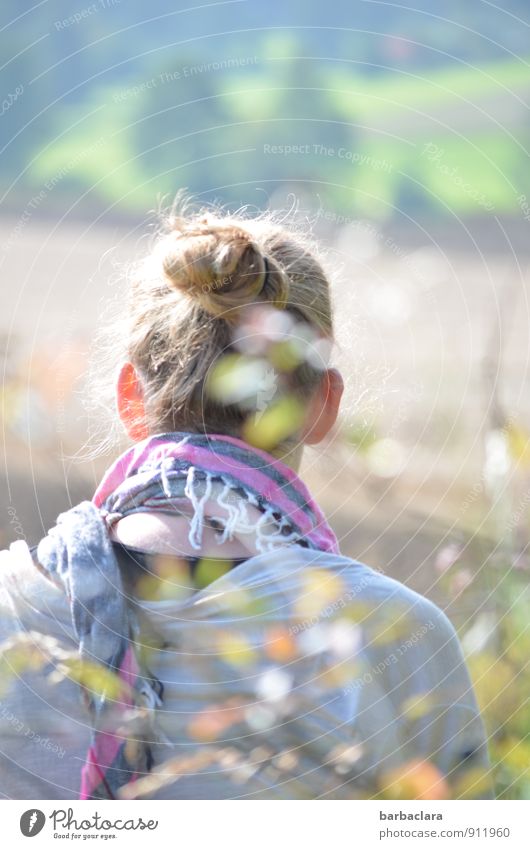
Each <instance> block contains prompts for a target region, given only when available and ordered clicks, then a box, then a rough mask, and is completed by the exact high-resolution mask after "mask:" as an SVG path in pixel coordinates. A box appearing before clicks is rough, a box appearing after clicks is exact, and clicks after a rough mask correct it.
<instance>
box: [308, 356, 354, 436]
mask: <svg viewBox="0 0 530 849" xmlns="http://www.w3.org/2000/svg"><path fill="white" fill-rule="evenodd" d="M343 392H344V381H343V379H342V375H341V373H340V371H337V369H335V368H330V369H327V370H326V371H325V372H324V374H323V375H322V379H321V381H320V384H319V386H318V387H317V389H316V391H315V393H314V395H313V398H312V399H311V401H310V404H309V408H308V412H307V415H306V420H305V426H304V430H303V433H302V441H303V442H305V443H306V444H307V445H315V444H316V443H317V442H321V440H322V439H324V437H325V436H327V434H328V433H329V431H330V430H331V428H332V427H333V425H334V424H335V422H336V421H337V416H338V414H339V407H340V402H341V398H342V393H343Z"/></svg>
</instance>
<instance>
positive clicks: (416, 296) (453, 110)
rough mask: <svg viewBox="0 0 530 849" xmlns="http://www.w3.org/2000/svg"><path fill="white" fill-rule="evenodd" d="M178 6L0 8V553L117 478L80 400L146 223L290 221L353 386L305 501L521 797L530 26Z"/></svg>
mask: <svg viewBox="0 0 530 849" xmlns="http://www.w3.org/2000/svg"><path fill="white" fill-rule="evenodd" d="M185 6H186V4H181V3H177V4H175V3H170V2H169V0H152V2H150V3H149V4H148V5H147V6H146V5H145V4H141V3H137V4H133V3H131V2H127V0H121V1H120V2H119V0H96V2H94V3H92V4H89V3H87V4H85V5H83V2H82V0H80V2H76V3H75V4H70V3H68V4H65V3H61V2H58V0H44V2H42V3H40V4H37V5H35V6H32V5H31V4H30V3H29V2H27V0H23V2H20V0H16V2H15V0H4V3H3V5H2V11H1V19H0V39H1V43H2V68H1V79H2V103H1V106H0V131H1V138H0V153H1V155H0V190H1V197H2V206H1V209H2V212H1V217H0V234H1V243H0V266H1V283H0V343H1V346H2V361H3V373H2V383H1V389H0V391H1V398H2V405H1V408H0V416H1V420H2V435H3V442H4V461H3V464H2V469H1V471H0V474H1V489H0V492H1V505H2V506H1V512H0V529H1V542H2V544H3V545H6V544H7V543H9V542H11V541H12V540H14V539H16V538H25V539H27V540H28V542H36V541H38V539H39V538H40V536H42V534H43V533H44V532H45V531H46V530H47V529H48V528H49V527H50V526H51V525H52V524H53V522H54V519H55V517H56V516H57V514H58V513H59V512H60V511H61V510H63V509H65V508H66V507H67V506H68V505H70V504H72V503H75V502H76V501H78V500H80V499H81V498H86V497H88V498H89V497H90V496H91V494H92V492H93V489H94V486H95V483H96V481H97V479H98V477H99V475H100V473H101V470H102V469H103V468H104V467H105V465H106V464H107V463H108V462H109V457H108V456H107V457H98V458H96V459H94V458H93V457H88V456H87V454H88V452H87V451H84V452H82V457H81V459H80V458H79V456H78V455H79V452H80V450H81V449H82V448H83V446H86V443H87V440H89V439H90V433H91V421H90V414H89V412H88V411H87V405H86V398H87V395H86V374H87V369H88V367H89V364H90V362H91V361H92V363H93V360H94V346H93V340H94V334H95V332H96V329H97V328H98V327H99V326H100V324H101V321H102V320H103V319H104V317H105V312H106V310H107V304H108V302H109V300H111V301H112V302H114V303H116V302H117V301H118V302H119V298H120V286H121V285H122V283H121V280H120V267H121V264H122V263H123V262H127V261H130V260H131V259H133V258H134V257H135V256H138V255H139V254H141V253H142V251H145V250H147V248H148V234H149V233H150V231H151V229H152V226H153V222H154V218H153V215H152V212H153V210H156V209H158V208H159V207H160V205H161V204H164V203H168V202H170V201H171V199H172V198H173V196H174V194H175V193H176V191H177V190H178V189H180V188H182V187H185V188H187V189H188V190H189V191H190V192H191V193H193V194H194V195H195V197H196V198H197V199H198V200H199V201H205V202H207V201H217V202H221V203H223V204H226V205H227V206H228V207H229V208H231V209H238V208H240V207H243V206H244V207H247V208H248V211H249V213H250V214H252V212H253V211H255V210H256V211H257V210H260V209H284V210H285V212H286V219H287V220H293V221H296V222H297V223H298V225H299V226H304V227H306V228H308V229H309V228H311V229H312V231H313V233H314V235H315V238H318V239H320V240H321V241H322V243H323V244H324V246H325V248H326V253H327V263H328V265H329V268H330V269H331V270H332V273H333V276H334V280H335V284H334V300H335V307H336V321H337V329H336V330H337V332H336V335H337V349H336V352H335V362H336V363H337V364H339V365H340V366H341V368H342V370H343V372H344V374H345V377H346V380H347V392H346V401H345V405H344V410H343V415H342V420H341V424H340V428H339V431H338V433H337V434H335V436H334V438H333V440H332V441H331V444H329V445H324V446H321V447H319V448H317V449H312V450H310V451H309V452H308V453H307V455H306V458H305V462H304V472H305V477H306V480H307V481H308V483H309V484H310V486H311V487H312V489H313V491H314V494H315V496H316V498H317V499H318V500H319V501H320V503H321V504H322V506H323V508H324V509H325V510H326V512H327V513H328V515H329V517H330V521H331V524H332V525H333V527H334V529H335V530H336V532H337V534H338V535H339V537H340V539H341V547H342V551H343V553H345V554H347V555H349V556H351V557H354V558H356V559H359V560H363V561H365V562H367V563H368V564H369V565H372V566H374V567H376V568H378V569H381V570H383V571H384V572H385V573H387V574H388V575H390V576H391V577H395V578H398V579H399V580H402V581H405V582H406V583H407V584H408V585H409V586H412V587H413V588H414V589H417V590H419V591H420V592H422V593H424V594H426V595H427V596H428V597H430V598H432V599H433V600H435V601H436V602H437V603H439V604H441V606H442V607H443V608H444V609H445V611H446V612H447V614H448V615H449V617H450V618H451V620H452V621H453V622H454V623H455V625H456V626H457V627H458V628H459V629H460V633H461V636H462V637H463V641H464V648H465V651H466V652H467V653H468V655H469V662H470V665H471V667H472V670H473V673H474V675H475V681H476V685H477V690H478V694H479V698H480V700H481V703H482V705H483V706H484V707H485V710H486V718H487V722H488V730H489V732H490V733H491V734H492V741H493V742H492V754H493V758H494V760H495V762H496V763H498V764H499V767H498V781H499V792H501V793H504V794H505V795H506V796H508V797H525V798H528V797H530V767H529V764H530V742H529V741H527V735H528V734H530V706H529V701H528V700H529V697H530V681H529V677H528V673H527V671H526V665H527V664H528V659H529V657H530V635H529V634H528V631H527V628H528V617H527V610H528V600H529V599H528V591H527V588H528V577H529V575H530V559H529V553H528V549H527V546H528V539H529V536H528V527H529V524H528V523H529V519H530V443H529V442H528V433H529V432H530V398H529V392H528V390H529V388H530V387H529V381H528V358H529V334H528V324H529V305H528V294H529V277H530V262H529V260H530V168H529V165H528V141H529V139H530V117H529V111H528V98H529V95H530V40H529V36H530V17H529V9H528V4H527V3H526V2H524V0H505V2H504V3H503V4H502V8H501V7H500V6H499V5H495V4H493V3H490V2H486V0H473V2H466V3H462V2H458V0H446V2H444V3H433V2H431V0H414V5H413V6H408V7H403V6H401V5H398V4H394V3H387V2H383V0H367V1H366V2H365V0H334V2H333V3H331V4H317V5H314V4H313V5H311V4H308V3H307V2H301V0H282V2H279V0H269V2H268V3H260V2H259V0H229V2H219V3H212V4H197V5H195V6H194V7H193V8H185ZM181 7H182V8H181ZM492 666H493V673H494V674H493V673H492ZM493 688H495V689H494V691H493Z"/></svg>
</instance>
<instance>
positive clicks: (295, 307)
mask: <svg viewBox="0 0 530 849" xmlns="http://www.w3.org/2000/svg"><path fill="white" fill-rule="evenodd" d="M264 303H265V304H268V305H270V306H271V307H276V308H277V309H279V310H285V311H286V312H287V313H289V314H290V315H291V316H292V317H293V319H294V320H295V321H298V322H303V323H305V324H306V325H309V326H310V327H311V328H312V329H313V331H314V332H315V334H316V335H318V336H319V337H324V338H326V339H329V340H331V339H332V337H333V322H332V314H331V303H330V287H329V281H328V278H327V276H326V274H325V272H324V269H323V267H322V264H321V262H320V260H319V258H318V254H317V251H316V249H315V247H314V246H313V245H312V244H310V242H309V240H308V239H307V238H306V237H304V236H303V235H302V234H300V233H299V232H298V231H297V230H296V229H294V228H293V229H289V228H287V227H286V226H285V225H283V224H280V223H278V222H277V221H275V220H274V215H273V214H262V215H260V216H257V217H245V216H244V215H231V214H228V213H224V212H223V211H222V210H218V209H214V210H211V209H204V208H203V209H200V210H198V211H196V212H190V211H189V202H188V206H187V207H186V208H183V205H182V202H180V203H179V205H176V206H174V207H173V209H172V210H171V211H170V212H169V213H168V214H167V215H166V216H165V220H164V221H163V226H162V229H161V230H160V231H159V232H158V234H157V236H156V238H155V241H154V243H153V246H152V250H151V251H150V252H149V254H148V256H147V257H145V259H143V260H141V261H140V262H139V263H137V264H136V265H135V266H134V267H133V268H132V270H131V273H130V274H129V291H128V305H127V315H126V318H125V327H124V336H125V338H124V340H123V341H124V343H125V350H124V352H123V353H124V355H125V357H126V358H127V359H128V360H129V361H130V362H131V363H132V364H133V365H134V366H135V368H136V370H137V372H138V374H139V376H140V378H141V380H142V384H143V387H144V401H145V407H146V417H147V422H146V424H147V427H148V430H149V432H150V433H160V432H164V431H166V432H168V431H173V430H190V431H200V432H211V433H215V432H216V433H225V434H228V435H232V436H237V435H240V432H241V427H242V425H243V423H244V420H245V415H246V414H245V411H244V410H242V409H241V408H240V407H239V406H237V405H236V404H223V403H222V402H220V401H219V400H218V399H217V400H216V399H215V398H213V397H211V396H210V395H209V394H208V393H207V392H206V391H205V385H206V381H207V378H208V374H209V372H210V370H211V369H212V366H213V365H214V364H215V363H216V362H217V361H219V359H220V358H221V357H222V356H223V355H224V354H226V353H227V352H229V351H230V349H231V344H232V340H233V332H234V328H235V327H236V326H237V325H238V323H239V322H240V321H241V320H242V318H243V317H244V315H245V311H246V310H248V308H249V307H251V305H253V304H264ZM320 376H321V370H320V371H319V369H317V368H315V366H314V365H311V364H309V363H305V362H304V363H303V364H302V365H300V367H299V368H297V369H295V370H294V371H293V374H292V376H291V378H290V380H291V390H292V391H293V392H294V393H295V394H297V395H298V396H299V397H301V398H309V397H310V395H311V392H312V391H313V390H314V388H315V387H316V385H317V382H318V380H319V379H320Z"/></svg>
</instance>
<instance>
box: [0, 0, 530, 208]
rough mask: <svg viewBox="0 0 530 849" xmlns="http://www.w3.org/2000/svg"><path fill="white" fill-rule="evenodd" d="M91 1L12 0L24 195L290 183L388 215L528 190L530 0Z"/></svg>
mask: <svg viewBox="0 0 530 849" xmlns="http://www.w3.org/2000/svg"><path fill="white" fill-rule="evenodd" d="M24 5H25V4H22V6H24ZM505 6H506V4H505ZM94 9H95V11H94V12H91V13H90V14H87V15H86V17H84V18H83V19H82V20H80V21H77V22H74V23H71V22H70V23H68V21H67V19H68V14H67V13H70V14H72V12H75V11H76V10H71V9H65V7H64V4H62V3H60V2H58V0H50V2H48V3H46V4H44V5H42V4H41V5H40V6H39V5H38V6H36V7H34V8H31V10H30V7H29V5H28V7H27V9H26V10H25V12H26V13H25V14H24V13H22V14H21V4H20V3H18V2H15V0H9V2H6V3H4V4H3V9H2V21H1V22H2V23H3V28H2V29H1V30H0V40H1V41H2V42H3V48H4V49H3V53H4V55H6V56H7V57H8V61H7V64H6V66H5V67H4V69H3V71H2V88H3V90H4V92H6V95H7V94H11V95H12V96H13V97H15V93H16V92H20V91H21V89H23V90H22V93H21V94H20V95H17V96H16V99H14V100H13V102H12V101H11V100H10V101H9V107H8V108H7V109H5V110H4V114H3V115H2V127H3V131H4V135H3V139H4V142H3V145H2V149H1V155H0V180H1V181H2V182H3V183H4V186H5V188H6V189H8V187H9V191H10V195H9V198H10V202H11V203H12V204H14V205H15V206H17V205H20V204H24V200H25V202H26V203H27V202H31V200H32V199H33V198H34V197H35V196H36V195H37V196H38V195H39V194H40V193H41V192H43V193H44V196H43V197H41V198H40V200H39V201H38V202H37V203H38V204H42V203H47V204H48V203H49V204H52V205H53V204H55V205H56V206H57V207H59V206H61V205H62V204H63V203H64V200H65V198H67V199H70V200H73V201H74V203H75V205H78V204H83V203H91V204H93V205H95V206H101V204H110V205H117V207H118V208H119V209H123V210H127V209H135V210H142V211H144V210H145V209H146V208H151V207H152V206H153V203H154V198H155V197H156V195H157V193H160V194H162V195H164V196H169V197H171V196H173V194H174V192H175V191H176V189H178V188H180V187H181V186H186V187H188V188H189V189H190V190H191V191H193V192H195V193H198V194H200V195H201V197H206V198H209V199H213V198H218V197H222V198H223V200H225V201H228V202H230V203H234V204H238V205H239V204H240V203H248V202H249V200H250V201H253V200H254V198H255V202H256V203H257V204H258V205H260V206H262V205H263V193H262V192H259V193H257V194H256V191H255V190H256V188H261V189H263V190H264V193H265V195H268V194H270V193H271V192H272V191H273V190H274V188H275V186H279V185H282V184H285V183H286V182H287V183H288V184H289V185H292V186H293V187H295V188H296V187H298V189H300V188H301V187H302V186H303V185H305V186H307V188H308V190H309V191H310V192H311V194H312V196H313V197H315V198H318V199H319V202H320V203H322V204H323V205H324V206H325V207H327V208H331V209H333V210H334V211H335V212H336V214H347V215H352V214H355V215H361V216H362V215H366V216H371V217H387V216H389V215H391V214H392V213H393V211H394V210H395V209H396V208H399V209H400V210H402V211H404V212H405V213H407V214H414V213H420V212H426V211H429V212H431V213H436V212H437V213H441V214H444V213H447V212H448V211H449V210H453V211H456V212H457V213H463V214H466V213H472V214H486V212H487V211H488V210H489V211H492V210H493V209H495V210H496V211H497V212H498V213H502V212H514V211H516V210H517V197H518V196H519V195H520V194H521V193H525V192H527V193H529V194H530V176H529V173H528V169H527V168H526V152H525V148H526V145H527V141H528V134H529V128H528V123H527V120H526V117H525V105H524V97H525V92H526V91H527V89H528V84H529V80H530V71H529V66H528V63H527V62H525V61H524V55H525V54H526V53H527V50H528V47H527V44H526V42H525V39H524V37H523V36H524V27H523V26H522V25H521V23H520V22H519V24H518V20H517V16H518V15H519V16H521V18H522V20H523V22H524V20H525V17H526V15H527V13H528V10H527V8H526V4H525V3H524V2H523V0H511V2H510V3H509V4H507V8H505V9H504V10H501V9H499V8H496V7H495V6H493V5H492V4H487V5H484V4H482V5H481V6H480V15H478V8H477V7H476V5H475V4H471V5H469V7H468V6H463V5H462V4H461V3H458V2H457V0H452V2H448V3H444V4H443V10H440V11H441V12H442V13H441V14H436V12H435V10H433V8H432V4H430V3H428V2H427V0H422V2H420V3H419V4H416V10H412V9H411V10H408V9H406V8H403V7H393V6H388V5H384V6H382V5H381V4H375V3H374V4H373V3H357V4H355V5H354V6H353V7H352V5H351V3H350V2H347V0H340V2H337V3H334V4H333V7H332V8H331V9H324V8H322V9H321V10H319V9H311V16H310V17H309V16H308V7H307V6H306V4H304V3H302V2H301V0H289V3H287V4H283V3H280V2H279V0H275V2H273V3H271V4H268V5H267V9H266V10H265V9H264V8H262V7H261V6H260V4H259V3H258V2H257V0H251V2H249V3H245V4H241V3H236V4H230V3H228V4H226V3H220V4H218V5H214V6H210V7H208V10H207V12H205V11H204V10H201V9H200V8H197V9H189V8H188V9H186V10H181V9H179V8H175V6H174V4H169V2H168V0H156V2H154V3H152V4H150V7H149V15H146V14H145V11H144V10H143V9H142V8H141V7H138V8H134V7H131V5H130V4H123V3H121V4H119V3H117V2H112V0H98V2H97V3H96V4H94ZM79 11H80V10H79ZM11 21H14V22H13V23H12V24H11V23H10V22H11ZM65 21H67V23H66V24H65V23H64V22H65ZM516 56H521V57H522V58H521V60H518V59H516V58H514V57H516ZM274 146H277V148H278V146H279V148H281V149H276V150H275V149H274ZM293 146H294V148H293ZM428 146H430V147H428ZM433 146H434V147H433ZM434 149H436V151H437V157H438V158H436V159H433V157H432V156H430V155H429V154H428V151H431V153H432V151H433V150H434ZM426 151H427V152H426ZM85 193H86V197H85Z"/></svg>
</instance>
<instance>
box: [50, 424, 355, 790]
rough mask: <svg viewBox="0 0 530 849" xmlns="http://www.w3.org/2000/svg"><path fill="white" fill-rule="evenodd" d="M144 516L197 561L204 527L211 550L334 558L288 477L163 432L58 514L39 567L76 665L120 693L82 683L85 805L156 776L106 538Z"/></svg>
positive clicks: (218, 443)
mask: <svg viewBox="0 0 530 849" xmlns="http://www.w3.org/2000/svg"><path fill="white" fill-rule="evenodd" d="M249 505H250V506H252V508H254V510H253V511H249V510H248V509H247V508H248V506H249ZM142 511H143V512H145V511H149V512H150V511H160V512H165V513H173V514H175V513H176V514H181V515H186V516H188V517H189V520H190V521H189V542H190V544H191V546H192V547H193V548H194V549H196V550H197V551H199V550H200V548H201V542H202V534H203V528H204V524H205V522H207V521H208V520H210V519H212V520H215V523H216V527H217V529H218V541H219V543H222V542H224V541H225V540H228V539H232V538H233V536H234V534H236V533H241V534H249V535H251V536H252V540H253V545H254V546H255V549H256V553H257V554H259V553H264V552H267V551H273V550H275V549H277V548H278V547H281V546H284V545H286V544H288V545H294V546H301V547H303V548H306V549H312V550H314V551H324V552H330V553H337V552H338V547H337V541H336V538H335V536H334V534H333V532H332V531H331V529H330V528H329V526H328V524H327V523H326V521H325V518H324V516H323V514H322V513H321V511H320V509H319V508H318V506H317V505H316V504H315V502H314V501H313V499H312V498H311V496H310V494H309V492H308V490H307V488H306V487H305V485H304V484H303V483H302V481H301V480H300V479H299V477H298V476H297V475H296V473H295V472H294V471H292V470H291V469H290V468H289V467H288V466H286V465H285V464H284V463H282V462H280V461H279V460H277V459H275V458H273V457H272V456H270V455H269V454H267V453H265V452H263V451H261V450H258V449H256V448H253V447H251V446H249V445H247V444H246V443H244V442H242V441H241V440H239V439H235V438H232V437H228V436H220V435H201V434H185V433H169V434H162V435H157V436H152V437H149V438H148V439H147V440H145V441H143V442H141V443H138V444H136V445H135V446H134V447H132V448H131V449H130V450H128V451H127V452H125V453H124V454H123V455H122V456H121V457H119V458H118V460H117V461H116V462H115V463H114V464H113V465H112V466H111V467H110V469H109V470H108V471H107V473H106V474H105V476H104V478H103V480H102V482H101V484H100V486H99V487H98V489H97V491H96V493H95V495H94V498H93V500H92V501H91V502H90V501H86V502H83V503H81V504H79V505H77V506H76V507H74V508H72V509H71V510H69V511H67V512H65V513H63V514H61V515H60V516H59V517H58V520H57V525H56V526H55V527H54V528H53V529H52V530H51V531H50V532H49V534H48V536H46V537H45V538H44V539H43V540H42V541H41V543H40V544H39V546H38V550H37V556H38V560H39V563H40V564H41V566H42V567H43V568H44V569H45V570H46V572H47V574H48V576H49V578H50V579H52V580H53V581H54V582H55V583H56V584H57V585H58V586H59V587H61V589H62V590H63V591H64V592H65V594H66V596H67V598H68V600H69V603H70V609H71V614H72V621H73V625H74V629H75V633H76V636H77V639H78V640H79V652H80V657H81V660H82V661H83V662H85V663H86V664H87V668H88V669H89V670H90V669H93V668H94V667H96V668H103V669H104V670H105V672H106V673H108V674H109V677H112V673H113V674H114V676H116V680H117V681H118V682H119V683H120V684H121V689H120V691H119V692H118V693H116V692H115V691H114V690H112V692H109V686H108V685H105V683H103V685H102V686H100V687H99V688H97V689H98V691H97V692H95V691H94V690H95V689H96V688H94V689H92V688H91V685H90V682H89V680H88V679H89V677H90V676H89V675H87V681H86V682H85V681H82V685H83V692H84V695H85V699H86V701H87V705H88V707H89V710H90V713H91V717H92V725H93V730H92V740H91V745H90V748H89V751H88V754H87V759H86V763H85V764H84V766H83V769H82V780H81V794H80V798H82V799H115V798H117V796H118V794H119V791H120V789H121V788H122V787H123V786H124V785H126V784H128V783H129V782H131V781H135V780H136V779H137V778H138V777H139V776H141V775H143V774H145V773H146V772H149V770H150V769H151V766H152V753H151V749H150V746H149V742H148V739H149V736H150V734H149V730H148V726H149V722H148V720H149V716H152V713H153V712H154V711H155V710H156V708H157V707H160V706H161V705H162V703H163V685H162V683H161V682H160V681H158V680H157V679H156V678H155V677H154V676H153V675H151V674H150V672H149V669H148V668H146V665H145V663H144V662H143V661H142V658H141V656H140V653H139V651H138V650H137V640H138V636H139V625H138V621H137V617H136V614H135V609H134V605H132V604H131V603H130V600H129V599H128V598H127V593H126V592H125V591H124V583H123V577H122V575H121V573H120V568H119V565H118V562H117V560H116V557H115V554H114V551H113V547H112V544H111V541H110V538H109V530H110V528H111V527H112V525H113V524H114V523H115V522H117V521H119V520H120V519H121V518H123V517H125V516H129V515H132V514H134V513H137V512H142ZM249 514H251V515H249ZM256 515H257V516H258V518H257V519H256V518H255V517H256ZM111 689H112V688H111ZM135 710H136V711H137V712H138V715H140V716H141V717H143V720H145V718H146V717H147V720H145V721H146V722H147V726H146V725H142V724H141V723H140V724H138V723H137V724H136V726H135V725H134V724H133V725H132V726H131V727H133V728H136V731H135V733H134V735H133V736H132V737H131V732H130V730H129V731H128V732H127V733H125V732H120V728H119V722H118V723H117V722H116V714H118V717H120V716H123V719H124V721H125V720H126V719H127V717H129V718H130V715H131V714H134V711H135Z"/></svg>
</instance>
